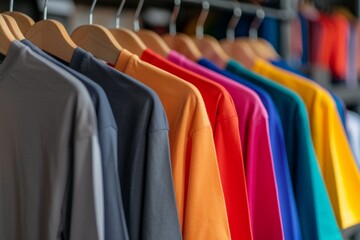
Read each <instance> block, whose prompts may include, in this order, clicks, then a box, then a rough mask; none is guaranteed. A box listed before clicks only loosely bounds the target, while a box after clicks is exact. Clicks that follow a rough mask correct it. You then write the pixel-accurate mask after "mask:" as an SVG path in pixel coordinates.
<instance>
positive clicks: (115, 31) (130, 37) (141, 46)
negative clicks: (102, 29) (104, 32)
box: [110, 28, 147, 56]
mask: <svg viewBox="0 0 360 240" xmlns="http://www.w3.org/2000/svg"><path fill="white" fill-rule="evenodd" d="M110 32H111V34H112V35H113V36H114V38H115V40H116V41H117V42H118V43H119V44H121V46H122V47H123V48H125V49H126V50H129V51H130V52H131V53H133V54H136V55H138V56H141V55H142V53H143V52H144V51H145V50H146V49H147V47H146V45H145V43H144V42H143V41H142V40H141V39H140V38H139V37H138V36H137V35H136V34H135V33H134V32H132V31H131V30H128V29H123V28H111V29H110Z"/></svg>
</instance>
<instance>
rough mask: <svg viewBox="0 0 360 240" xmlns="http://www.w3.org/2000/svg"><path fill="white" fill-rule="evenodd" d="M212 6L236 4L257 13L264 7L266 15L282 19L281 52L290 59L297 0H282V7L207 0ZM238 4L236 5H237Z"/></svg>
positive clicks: (195, 1)
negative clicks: (292, 26)
mask: <svg viewBox="0 0 360 240" xmlns="http://www.w3.org/2000/svg"><path fill="white" fill-rule="evenodd" d="M182 2H183V3H192V4H201V3H202V1H201V0H183V1H182ZM207 2H209V4H210V8H211V7H215V8H219V9H223V10H229V11H231V10H233V9H234V8H235V6H236V5H238V6H239V7H240V8H241V11H242V12H245V13H249V14H256V11H257V10H259V9H262V10H263V11H264V13H265V16H266V17H271V18H275V19H278V20H280V21H281V24H280V37H281V50H280V54H281V56H282V57H283V59H285V60H286V61H288V60H289V59H290V43H291V41H290V40H291V31H290V30H291V26H290V23H291V21H292V20H293V19H294V18H295V17H296V14H297V0H295V1H288V0H280V9H275V8H270V7H262V6H260V5H258V6H257V5H255V4H250V3H242V2H234V1H224V0H210V1H207ZM235 4H236V5H235Z"/></svg>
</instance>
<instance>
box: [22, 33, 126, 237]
mask: <svg viewBox="0 0 360 240" xmlns="http://www.w3.org/2000/svg"><path fill="white" fill-rule="evenodd" d="M22 43H24V44H25V45H27V46H28V47H30V48H31V49H32V50H33V51H34V52H36V53H37V54H39V55H40V56H42V57H44V58H45V59H46V60H48V61H50V62H52V63H54V64H55V65H57V66H59V67H61V68H62V69H64V70H65V71H66V72H69V73H70V74H71V75H73V76H75V77H76V78H77V79H78V80H80V82H82V83H83V84H84V86H85V87H86V89H87V90H88V92H89V94H90V97H91V100H92V102H93V104H94V107H95V111H96V117H97V125H98V135H99V143H100V150H101V159H102V169H103V183H104V204H105V206H104V210H105V239H106V240H117V239H121V240H127V239H129V236H128V231H127V226H126V221H125V213H124V207H123V202H122V197H121V190H120V186H121V184H120V180H119V176H118V170H117V164H118V158H117V126H116V122H115V118H114V115H113V113H112V110H111V107H110V104H109V100H108V99H107V97H106V95H105V93H104V90H103V89H102V88H101V87H100V86H99V85H98V84H96V83H95V82H94V81H92V80H90V79H89V78H88V77H86V76H84V75H83V74H80V73H79V72H77V71H75V70H73V69H71V68H70V67H68V66H66V65H65V64H63V63H61V62H60V60H55V58H53V57H51V56H50V55H48V54H46V53H45V52H43V51H42V50H41V49H39V48H38V47H36V46H35V45H33V44H32V43H31V42H30V41H28V40H26V39H25V40H23V41H22Z"/></svg>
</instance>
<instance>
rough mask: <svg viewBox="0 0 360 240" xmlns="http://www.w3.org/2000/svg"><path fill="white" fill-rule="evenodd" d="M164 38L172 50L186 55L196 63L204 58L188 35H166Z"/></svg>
mask: <svg viewBox="0 0 360 240" xmlns="http://www.w3.org/2000/svg"><path fill="white" fill-rule="evenodd" d="M162 38H163V39H164V41H165V42H166V44H167V45H168V46H169V47H170V48H171V49H173V50H176V51H177V52H179V53H181V54H182V55H185V56H186V57H187V58H189V59H190V60H192V61H194V62H197V61H198V60H199V59H200V58H201V57H202V54H201V52H200V50H199V49H198V47H197V46H196V45H195V43H194V41H193V40H192V39H191V37H189V36H188V35H186V34H183V33H177V34H176V35H175V36H172V35H169V34H166V35H164V36H162Z"/></svg>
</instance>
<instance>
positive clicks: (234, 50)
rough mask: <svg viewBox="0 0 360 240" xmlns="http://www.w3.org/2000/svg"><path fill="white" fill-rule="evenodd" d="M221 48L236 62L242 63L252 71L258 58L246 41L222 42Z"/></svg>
mask: <svg viewBox="0 0 360 240" xmlns="http://www.w3.org/2000/svg"><path fill="white" fill-rule="evenodd" d="M220 44H221V47H222V48H223V49H224V51H225V52H226V53H227V54H228V55H229V56H231V57H232V58H233V59H235V60H236V61H238V62H240V63H242V64H243V65H244V66H245V67H247V68H248V69H252V67H253V65H254V63H255V59H256V58H257V56H256V55H255V53H254V52H253V50H252V49H251V48H250V46H249V45H248V44H246V42H245V41H242V39H236V40H235V41H229V40H226V39H225V40H221V41H220Z"/></svg>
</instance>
